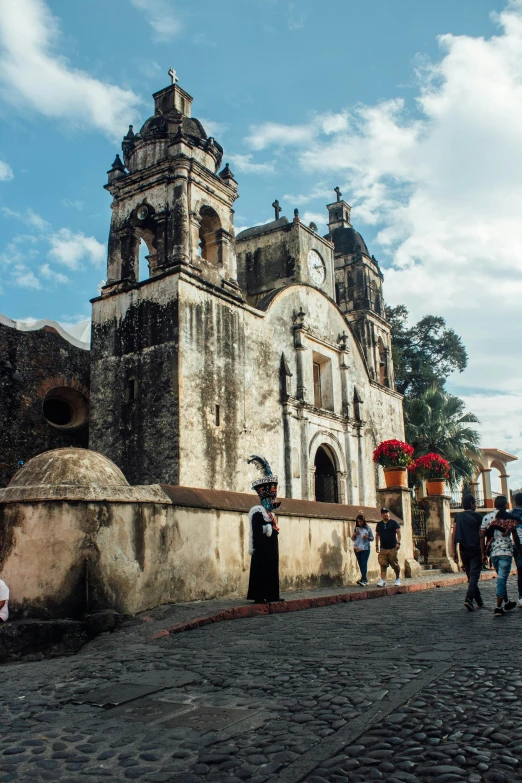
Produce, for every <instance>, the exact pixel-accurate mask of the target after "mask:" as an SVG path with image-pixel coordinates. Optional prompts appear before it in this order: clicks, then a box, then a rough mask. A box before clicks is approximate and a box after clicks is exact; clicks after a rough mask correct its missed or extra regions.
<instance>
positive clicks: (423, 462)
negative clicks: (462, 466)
mask: <svg viewBox="0 0 522 783" xmlns="http://www.w3.org/2000/svg"><path fill="white" fill-rule="evenodd" d="M413 470H415V474H416V476H417V477H418V478H421V479H426V485H427V491H428V495H444V494H445V492H446V481H447V480H448V479H449V476H450V464H449V462H448V460H446V459H444V457H441V456H440V454H435V453H434V452H431V453H430V454H424V456H423V457H419V458H418V459H417V460H416V461H415V464H414V466H413Z"/></svg>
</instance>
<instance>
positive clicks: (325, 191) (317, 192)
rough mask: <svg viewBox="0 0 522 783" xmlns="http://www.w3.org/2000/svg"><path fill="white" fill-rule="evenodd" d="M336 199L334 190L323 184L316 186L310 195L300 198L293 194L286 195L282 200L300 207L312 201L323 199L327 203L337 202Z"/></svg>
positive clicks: (300, 196)
mask: <svg viewBox="0 0 522 783" xmlns="http://www.w3.org/2000/svg"><path fill="white" fill-rule="evenodd" d="M336 198H337V197H336V194H335V193H334V192H333V189H332V188H331V187H329V186H327V185H325V184H324V183H322V182H321V183H318V184H317V185H314V186H313V187H312V188H311V189H310V190H309V192H308V193H301V194H299V195H298V196H293V195H292V194H291V193H285V195H284V196H283V199H282V200H283V201H287V202H289V203H290V204H292V205H293V206H296V207H300V206H302V205H303V204H309V203H310V201H315V200H316V199H322V200H323V201H325V203H326V202H331V201H335V199H336Z"/></svg>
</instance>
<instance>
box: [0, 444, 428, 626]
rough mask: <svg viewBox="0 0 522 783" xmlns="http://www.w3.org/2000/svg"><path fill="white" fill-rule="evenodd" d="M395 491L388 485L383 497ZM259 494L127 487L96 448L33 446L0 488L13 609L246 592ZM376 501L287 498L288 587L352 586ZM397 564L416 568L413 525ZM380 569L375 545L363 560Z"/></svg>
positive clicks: (70, 609)
mask: <svg viewBox="0 0 522 783" xmlns="http://www.w3.org/2000/svg"><path fill="white" fill-rule="evenodd" d="M392 497H393V493H391V494H390V498H392ZM253 502H255V499H254V496H253V495H252V494H247V493H239V492H237V493H236V492H223V491H219V490H205V489H197V488H186V487H179V486H169V485H165V484H163V485H161V486H158V485H147V486H129V484H128V483H127V481H126V480H125V477H124V476H123V475H122V473H121V471H120V470H118V468H117V467H116V465H114V464H113V463H111V462H110V461H109V460H108V459H107V458H106V457H104V456H102V455H101V454H96V453H95V452H93V451H90V450H87V449H60V450H57V451H50V452H46V453H45V454H40V455H38V456H37V457H35V458H34V459H33V460H31V461H30V462H29V463H28V464H27V465H26V466H25V467H24V468H22V469H21V470H20V471H19V472H18V473H17V475H16V476H15V477H14V479H13V481H12V482H11V484H10V485H9V487H8V488H7V489H3V490H0V572H1V573H2V578H3V579H4V580H5V581H6V582H7V584H8V585H9V587H10V590H11V598H10V610H11V611H12V613H13V616H32V617H81V616H82V614H83V612H85V611H86V610H87V609H89V610H92V609H103V608H113V609H117V610H118V611H119V612H122V613H124V614H128V613H131V614H132V613H135V612H139V611H142V610H145V609H150V608H151V607H154V606H158V605H159V604H163V603H170V602H176V601H194V600H201V599H206V598H216V597H220V596H226V595H244V594H245V593H246V589H247V583H248V572H249V567H250V556H249V554H248V547H249V531H248V526H249V521H248V511H249V508H250V507H251V505H252V503H253ZM361 511H363V512H364V513H365V515H366V518H367V520H368V522H369V523H370V524H372V525H375V523H376V522H377V520H378V519H379V513H378V510H377V509H376V508H371V507H364V506H361V505H359V504H358V505H343V506H340V505H339V504H330V503H314V502H310V501H307V500H295V499H284V500H283V502H282V505H281V508H280V510H279V512H278V519H279V526H280V528H281V537H280V553H279V556H280V577H281V588H282V589H283V590H292V589H300V588H305V587H314V586H327V585H335V584H339V585H340V584H349V583H353V582H355V580H356V578H357V577H358V575H359V571H358V566H357V561H356V558H355V555H354V551H353V545H352V541H351V534H352V532H353V529H354V519H355V517H356V515H357V514H358V513H360V512H361ZM402 542H403V545H402V547H401V550H400V552H399V559H400V564H401V570H402V572H403V573H404V574H405V575H406V574H407V575H410V574H411V569H412V564H413V562H414V561H412V557H413V544H412V536H411V524H410V523H409V521H408V520H404V522H403V523H402ZM369 573H370V577H371V578H377V575H378V564H377V554H376V552H375V548H373V549H372V552H371V558H370V563H369Z"/></svg>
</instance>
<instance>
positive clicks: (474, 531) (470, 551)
mask: <svg viewBox="0 0 522 783" xmlns="http://www.w3.org/2000/svg"><path fill="white" fill-rule="evenodd" d="M462 507H463V509H464V511H460V512H459V513H458V514H457V515H456V517H455V524H454V525H453V559H454V560H455V562H457V544H458V545H459V552H460V559H461V562H462V567H463V569H464V571H465V572H466V576H467V577H468V591H467V593H466V598H465V600H464V606H465V607H466V609H467V610H468V612H473V610H474V608H475V607H474V606H473V601H476V602H477V609H482V607H483V606H484V602H483V600H482V596H481V594H480V590H479V587H478V583H479V579H480V573H481V571H482V551H481V548H480V526H481V524H482V517H481V516H480V514H478V513H477V511H476V508H477V504H476V502H475V498H474V497H473V495H464V497H463V498H462Z"/></svg>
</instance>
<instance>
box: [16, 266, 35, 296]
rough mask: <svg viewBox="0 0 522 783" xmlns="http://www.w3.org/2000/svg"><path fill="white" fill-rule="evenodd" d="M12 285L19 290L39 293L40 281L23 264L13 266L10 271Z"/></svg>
mask: <svg viewBox="0 0 522 783" xmlns="http://www.w3.org/2000/svg"><path fill="white" fill-rule="evenodd" d="M12 278H13V283H14V284H15V285H17V286H19V287H20V288H31V289H33V290H35V291H39V290H40V289H41V287H42V284H41V282H40V280H38V278H37V277H36V275H35V274H34V272H33V271H32V270H31V269H29V268H28V267H27V266H26V265H25V264H15V265H14V267H13V270H12Z"/></svg>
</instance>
